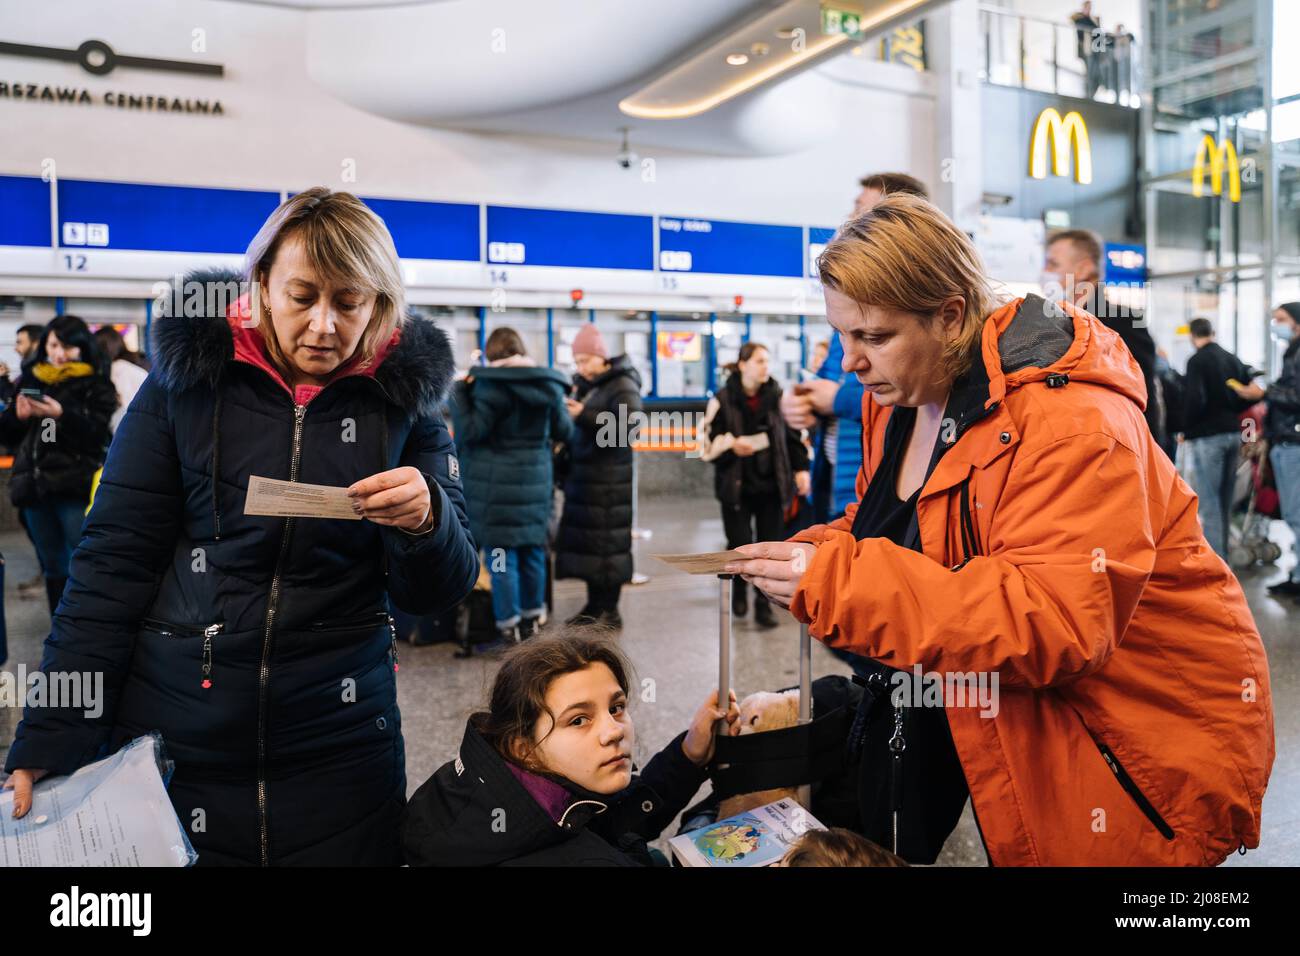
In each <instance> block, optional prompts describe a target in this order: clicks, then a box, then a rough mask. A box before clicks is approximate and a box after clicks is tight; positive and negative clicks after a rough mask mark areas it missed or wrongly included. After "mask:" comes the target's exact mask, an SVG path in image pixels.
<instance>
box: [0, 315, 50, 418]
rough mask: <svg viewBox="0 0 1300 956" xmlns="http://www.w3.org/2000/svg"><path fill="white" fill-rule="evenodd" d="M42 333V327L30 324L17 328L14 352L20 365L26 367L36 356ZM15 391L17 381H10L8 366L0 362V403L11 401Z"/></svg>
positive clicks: (43, 328) (43, 329)
mask: <svg viewBox="0 0 1300 956" xmlns="http://www.w3.org/2000/svg"><path fill="white" fill-rule="evenodd" d="M44 331H45V327H44V326H41V325H36V324H35V323H32V324H29V325H23V326H19V328H18V331H17V332H15V333H14V351H15V352H17V353H18V362H19V364H20V365H26V364H27V360H28V359H29V358H31V357H32V356H33V355H35V354H36V347H37V346H38V345H40V344H41V333H42V332H44ZM17 391H18V384H17V379H16V378H15V379H12V380H11V378H10V375H9V366H8V365H6V364H5V363H4V362H0V402H5V403H8V402H11V401H13V398H14V393H15V392H17Z"/></svg>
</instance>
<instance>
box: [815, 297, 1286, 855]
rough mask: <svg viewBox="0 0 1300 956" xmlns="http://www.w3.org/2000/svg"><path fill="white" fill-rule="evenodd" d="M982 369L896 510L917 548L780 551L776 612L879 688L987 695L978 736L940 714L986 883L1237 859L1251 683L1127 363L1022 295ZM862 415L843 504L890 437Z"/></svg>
mask: <svg viewBox="0 0 1300 956" xmlns="http://www.w3.org/2000/svg"><path fill="white" fill-rule="evenodd" d="M981 355H982V359H983V369H982V370H980V371H981V372H987V379H988V381H987V397H986V398H984V399H983V401H980V402H977V403H975V406H974V407H976V408H977V409H978V414H977V415H976V416H974V419H975V420H973V421H971V422H969V423H964V424H966V426H967V427H964V428H960V427H959V428H958V429H957V430H956V438H955V441H953V442H952V443H951V444H950V445H949V446H948V447H947V448H946V451H945V452H944V453H943V455H942V457H940V458H939V459H938V463H937V464H936V465H935V466H934V470H933V471H932V472H931V473H930V475H929V478H928V479H927V480H926V482H925V485H924V486H923V488H922V490H921V493H920V496H919V498H918V500H917V506H916V509H917V519H918V524H919V529H920V538H921V547H922V551H920V552H918V551H914V550H910V549H906V548H903V547H900V546H898V545H896V544H894V543H893V542H891V541H889V540H886V539H883V538H866V539H864V540H861V541H858V540H856V539H855V538H854V536H853V534H852V533H851V531H850V529H851V527H852V523H853V517H854V514H855V513H856V510H857V505H856V504H855V505H851V506H850V507H849V509H848V513H847V514H846V515H845V516H844V517H843V518H841V519H839V520H838V521H835V522H832V523H830V524H826V525H818V526H816V527H813V528H811V529H809V530H807V531H805V532H802V533H801V534H799V535H796V536H795V538H793V539H792V540H796V541H810V542H813V543H816V544H817V545H818V548H817V551H816V555H815V557H814V558H813V559H812V560H811V561H810V563H809V565H808V569H807V571H806V572H805V573H804V575H803V578H802V580H801V582H800V585H799V587H798V589H797V590H796V592H795V595H794V598H793V601H792V602H791V607H790V610H791V611H792V613H793V614H794V615H795V617H797V618H799V619H800V620H801V621H806V622H807V623H808V624H809V626H810V630H811V632H812V634H813V635H814V636H815V637H817V638H818V639H819V640H821V641H823V642H824V643H826V644H827V645H828V646H830V647H837V648H843V649H845V650H848V651H852V652H854V653H856V654H861V655H864V656H866V657H871V658H875V659H876V660H879V661H881V662H883V663H885V664H887V665H889V666H891V667H896V668H900V669H904V670H907V671H911V670H912V669H913V668H914V666H915V665H918V664H919V665H921V667H922V668H923V669H924V671H925V672H938V673H941V674H954V673H956V674H971V673H975V674H978V673H980V672H983V673H984V674H985V675H986V676H987V677H988V678H989V679H990V681H991V677H992V675H993V674H996V675H997V679H998V685H997V686H998V690H999V694H998V703H997V712H996V715H995V716H981V715H980V713H981V711H980V708H979V707H978V706H973V705H970V704H969V702H968V705H967V706H960V703H961V702H960V701H956V702H954V700H952V699H948V700H946V701H945V704H946V710H947V714H948V721H949V725H950V726H951V728H952V736H953V741H954V743H955V744H956V748H957V753H958V756H959V757H960V759H961V765H962V768H963V770H964V771H965V774H966V780H967V783H968V784H969V786H970V793H971V799H972V801H973V804H974V808H975V813H976V818H977V820H978V821H979V824H980V830H981V833H982V834H983V837H984V841H985V845H986V846H987V849H988V853H989V856H990V859H991V861H992V863H993V864H994V865H997V866H1017V865H1121V866H1123V865H1168V864H1179V865H1211V866H1212V865H1215V864H1218V863H1220V862H1222V861H1223V860H1224V859H1225V858H1226V857H1227V855H1228V854H1230V853H1232V852H1233V851H1235V850H1237V849H1238V848H1239V847H1241V846H1243V845H1244V846H1245V847H1255V846H1258V845H1259V831H1260V804H1261V802H1262V800H1263V797H1264V789H1265V786H1266V784H1267V782H1268V776H1269V771H1270V769H1271V767H1272V765H1273V755H1274V743H1273V711H1272V704H1271V700H1270V694H1269V675H1268V662H1267V660H1266V658H1265V655H1264V648H1263V644H1262V643H1261V641H1260V637H1259V632H1258V631H1257V630H1256V628H1255V623H1254V620H1253V618H1252V617H1251V613H1250V610H1249V609H1248V607H1247V606H1246V600H1245V596H1244V595H1243V594H1242V590H1241V586H1240V585H1239V583H1238V582H1237V579H1236V578H1235V577H1234V576H1233V574H1232V572H1231V571H1230V570H1229V569H1228V567H1227V565H1226V564H1224V562H1223V561H1222V560H1221V559H1220V558H1219V557H1218V556H1217V555H1215V553H1214V552H1213V550H1211V548H1210V546H1209V545H1208V544H1207V543H1206V540H1205V536H1204V535H1203V534H1202V533H1201V529H1200V526H1199V523H1198V521H1197V515H1196V495H1195V494H1194V493H1193V492H1192V491H1191V489H1190V488H1189V487H1188V486H1187V484H1186V483H1185V482H1184V481H1183V479H1182V478H1181V477H1180V476H1179V475H1178V473H1177V471H1176V470H1175V468H1174V466H1173V463H1172V462H1170V460H1169V458H1168V457H1167V456H1166V455H1165V454H1164V452H1162V451H1161V450H1160V448H1159V447H1158V446H1157V445H1156V443H1155V441H1154V440H1153V438H1152V437H1151V434H1150V431H1149V429H1148V427H1147V424H1146V421H1145V420H1144V418H1143V414H1142V412H1143V409H1144V407H1145V404H1146V388H1145V386H1144V384H1143V380H1142V374H1141V372H1140V371H1139V369H1138V366H1137V363H1136V362H1135V361H1134V359H1133V357H1132V355H1131V354H1130V353H1129V351H1128V349H1127V348H1126V347H1125V346H1124V344H1123V343H1122V342H1121V340H1120V338H1119V336H1118V335H1116V334H1115V333H1114V332H1113V331H1111V330H1110V329H1108V328H1106V326H1105V325H1103V324H1102V323H1101V322H1100V321H1098V320H1097V319H1095V318H1094V317H1092V316H1091V315H1088V314H1087V313H1086V312H1082V311H1080V310H1077V309H1075V308H1073V307H1072V306H1070V305H1068V304H1064V303H1062V304H1061V305H1060V306H1059V307H1056V306H1048V305H1047V304H1046V303H1044V302H1043V300H1042V299H1040V298H1038V297H1037V296H1031V297H1030V298H1029V299H1025V300H1021V299H1017V300H1015V301H1013V302H1011V303H1009V304H1007V305H1006V306H1004V307H1002V308H1000V309H998V310H997V311H996V312H994V313H993V315H992V316H990V317H989V319H988V321H987V322H986V324H985V326H984V334H983V342H982V347H981ZM980 378H983V375H982V374H981V375H980ZM983 387H984V386H983V385H982V384H981V386H980V389H981V393H982V390H983ZM862 412H863V414H862V420H863V464H862V471H861V472H860V473H859V474H858V483H857V490H858V499H859V501H860V500H861V498H862V494H863V491H864V490H865V489H866V487H867V484H868V483H869V482H870V481H871V477H872V475H873V474H874V473H875V470H876V469H877V468H878V467H879V465H880V459H881V454H882V449H883V442H884V433H885V424H886V422H887V420H888V418H889V409H888V408H882V407H880V406H878V405H877V404H876V403H875V402H874V400H873V399H872V398H871V396H870V394H867V395H865V396H864V399H863V409H862ZM992 709H993V708H990V710H992Z"/></svg>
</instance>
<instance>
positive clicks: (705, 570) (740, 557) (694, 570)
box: [650, 551, 753, 574]
mask: <svg viewBox="0 0 1300 956" xmlns="http://www.w3.org/2000/svg"><path fill="white" fill-rule="evenodd" d="M650 557H652V558H657V559H658V560H660V561H662V562H663V563H664V564H667V565H671V566H672V567H674V568H677V570H679V571H685V572H686V573H687V574H722V573H723V571H722V569H723V568H725V567H726V566H727V565H728V564H730V563H731V562H733V561H750V560H753V559H752V558H750V557H748V556H746V555H744V554H741V553H740V552H739V551H704V552H701V553H700V554H652V555H650Z"/></svg>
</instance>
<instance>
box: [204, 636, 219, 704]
mask: <svg viewBox="0 0 1300 956" xmlns="http://www.w3.org/2000/svg"><path fill="white" fill-rule="evenodd" d="M220 633H221V625H220V624H209V625H208V626H207V627H205V628H204V629H203V684H202V687H203V689H204V690H211V689H212V639H213V638H214V637H216V636H217V635H218V634H220Z"/></svg>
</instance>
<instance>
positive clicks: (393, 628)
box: [388, 614, 401, 674]
mask: <svg viewBox="0 0 1300 956" xmlns="http://www.w3.org/2000/svg"><path fill="white" fill-rule="evenodd" d="M388 633H389V635H390V638H391V640H390V643H389V647H390V648H391V651H390V653H391V654H392V657H393V673H394V674H396V673H397V672H398V671H399V670H401V667H400V665H398V663H397V625H396V624H395V623H394V622H393V615H391V614H390V615H388Z"/></svg>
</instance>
